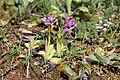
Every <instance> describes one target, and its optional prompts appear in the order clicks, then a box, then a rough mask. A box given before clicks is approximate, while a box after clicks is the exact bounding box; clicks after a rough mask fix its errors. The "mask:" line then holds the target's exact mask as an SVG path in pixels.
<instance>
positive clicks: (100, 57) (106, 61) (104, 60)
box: [95, 53, 109, 63]
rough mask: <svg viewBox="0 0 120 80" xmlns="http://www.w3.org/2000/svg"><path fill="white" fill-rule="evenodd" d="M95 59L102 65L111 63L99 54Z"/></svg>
mask: <svg viewBox="0 0 120 80" xmlns="http://www.w3.org/2000/svg"><path fill="white" fill-rule="evenodd" d="M95 57H96V58H97V59H98V60H99V61H100V62H102V63H108V62H109V60H108V58H104V57H102V56H100V55H98V54H97V53H95Z"/></svg>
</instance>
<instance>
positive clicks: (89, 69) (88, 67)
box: [82, 63, 91, 74]
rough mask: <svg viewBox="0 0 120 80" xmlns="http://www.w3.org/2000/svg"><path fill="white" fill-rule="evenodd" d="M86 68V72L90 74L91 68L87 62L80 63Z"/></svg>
mask: <svg viewBox="0 0 120 80" xmlns="http://www.w3.org/2000/svg"><path fill="white" fill-rule="evenodd" d="M82 65H83V66H84V67H85V68H86V69H87V70H88V72H89V73H90V74H91V68H90V66H89V64H86V63H85V64H84V63H83V64H82Z"/></svg>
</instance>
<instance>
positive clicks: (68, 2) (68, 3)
mask: <svg viewBox="0 0 120 80" xmlns="http://www.w3.org/2000/svg"><path fill="white" fill-rule="evenodd" d="M71 3H72V0H66V5H67V11H68V14H69V15H71Z"/></svg>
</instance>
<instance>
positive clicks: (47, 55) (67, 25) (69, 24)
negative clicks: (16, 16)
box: [38, 13, 77, 64]
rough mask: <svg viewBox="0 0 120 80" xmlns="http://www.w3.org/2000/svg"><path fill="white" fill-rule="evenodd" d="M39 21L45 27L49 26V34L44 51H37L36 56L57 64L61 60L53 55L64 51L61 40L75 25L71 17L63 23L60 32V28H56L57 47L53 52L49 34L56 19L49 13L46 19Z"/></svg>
mask: <svg viewBox="0 0 120 80" xmlns="http://www.w3.org/2000/svg"><path fill="white" fill-rule="evenodd" d="M41 20H42V21H43V22H44V24H45V25H46V26H49V27H48V30H49V34H48V40H46V44H45V51H39V52H38V54H40V55H42V56H43V58H44V59H46V60H50V61H51V62H53V63H55V64H59V63H60V62H61V61H62V58H57V57H53V56H54V54H57V53H58V54H59V53H60V52H61V51H65V47H66V46H64V45H63V39H64V37H65V36H66V34H67V32H69V31H70V30H72V29H73V28H74V27H75V25H76V24H77V23H76V22H74V21H73V18H72V17H67V18H66V19H65V21H64V28H63V29H62V31H60V30H61V29H60V27H58V31H57V40H56V44H57V46H56V50H55V47H54V44H51V43H50V42H51V34H50V32H52V28H56V27H57V24H56V21H57V19H56V18H55V17H53V15H52V13H51V14H50V15H49V17H48V18H46V17H43V18H41ZM61 32H62V33H61Z"/></svg>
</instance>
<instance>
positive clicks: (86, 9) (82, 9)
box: [78, 7, 89, 13]
mask: <svg viewBox="0 0 120 80" xmlns="http://www.w3.org/2000/svg"><path fill="white" fill-rule="evenodd" d="M78 9H79V10H80V11H82V12H87V13H88V12H89V10H88V8H87V7H79V8H78Z"/></svg>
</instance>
